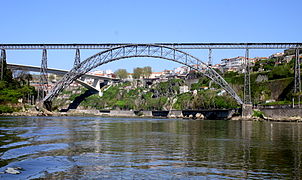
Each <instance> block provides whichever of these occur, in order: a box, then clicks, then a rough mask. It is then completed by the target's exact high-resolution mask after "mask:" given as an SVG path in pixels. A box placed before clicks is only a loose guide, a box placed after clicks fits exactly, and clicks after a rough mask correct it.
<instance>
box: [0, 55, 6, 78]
mask: <svg viewBox="0 0 302 180" xmlns="http://www.w3.org/2000/svg"><path fill="white" fill-rule="evenodd" d="M5 62H6V52H5V49H1V60H0V63H1V80H3V74H4V63H5Z"/></svg>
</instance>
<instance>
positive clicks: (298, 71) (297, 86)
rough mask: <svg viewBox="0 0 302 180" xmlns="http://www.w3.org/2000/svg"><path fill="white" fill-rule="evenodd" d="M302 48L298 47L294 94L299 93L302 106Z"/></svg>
mask: <svg viewBox="0 0 302 180" xmlns="http://www.w3.org/2000/svg"><path fill="white" fill-rule="evenodd" d="M299 56H300V49H299V48H297V49H296V59H295V82H294V94H295V95H297V94H298V105H299V106H300V93H301V69H300V64H301V63H300V57H299Z"/></svg>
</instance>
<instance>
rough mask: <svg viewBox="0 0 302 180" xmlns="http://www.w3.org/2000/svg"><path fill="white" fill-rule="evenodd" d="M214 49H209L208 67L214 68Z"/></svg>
mask: <svg viewBox="0 0 302 180" xmlns="http://www.w3.org/2000/svg"><path fill="white" fill-rule="evenodd" d="M212 64H213V63H212V49H209V61H208V66H212Z"/></svg>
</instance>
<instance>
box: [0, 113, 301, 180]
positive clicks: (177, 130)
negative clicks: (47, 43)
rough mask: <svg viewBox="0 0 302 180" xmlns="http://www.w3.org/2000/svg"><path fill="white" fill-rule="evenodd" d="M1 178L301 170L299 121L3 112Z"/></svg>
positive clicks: (252, 174) (251, 174) (258, 174)
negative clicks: (11, 169) (18, 170)
mask: <svg viewBox="0 0 302 180" xmlns="http://www.w3.org/2000/svg"><path fill="white" fill-rule="evenodd" d="M0 130H1V131H0V145H1V147H0V157H1V159H0V167H1V168H0V171H4V170H5V168H6V167H12V166H20V167H23V168H24V171H23V172H22V173H21V174H19V175H9V174H0V178H2V179H11V178H13V177H17V178H20V179H25V178H28V179H34V178H67V179H86V178H109V179H111V178H114V179H120V178H123V179H171V178H176V179H183V178H186V179H198V178H210V179H212V178H213V179H215V178H219V179H224V178H225V179H236V178H239V179H242V178H247V179H259V178H261V179H263V178H276V179H283V178H296V179H300V177H301V139H302V137H301V124H297V123H273V122H251V121H247V122H245V121H194V120H179V119H178V120H173V119H127V118H87V117H64V118H62V117H44V118H40V117H39V118H26V117H24V118H2V119H1V120H0Z"/></svg>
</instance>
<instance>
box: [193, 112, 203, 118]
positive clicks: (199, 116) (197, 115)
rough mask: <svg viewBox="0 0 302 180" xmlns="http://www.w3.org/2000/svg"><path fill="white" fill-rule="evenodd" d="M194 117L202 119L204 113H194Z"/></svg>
mask: <svg viewBox="0 0 302 180" xmlns="http://www.w3.org/2000/svg"><path fill="white" fill-rule="evenodd" d="M195 117H196V119H204V115H203V114H201V113H197V114H196V115H195Z"/></svg>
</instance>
